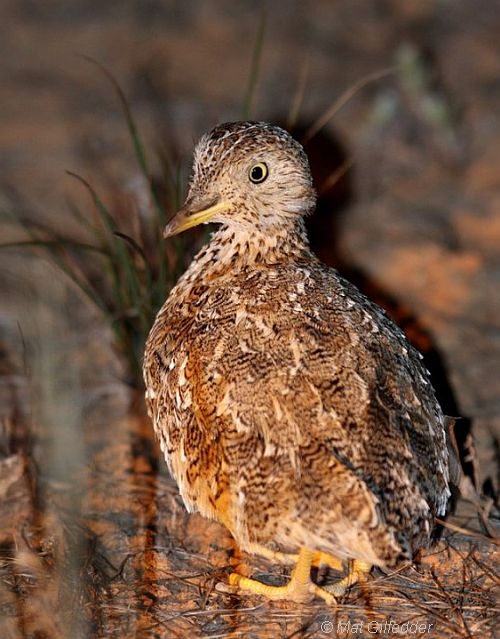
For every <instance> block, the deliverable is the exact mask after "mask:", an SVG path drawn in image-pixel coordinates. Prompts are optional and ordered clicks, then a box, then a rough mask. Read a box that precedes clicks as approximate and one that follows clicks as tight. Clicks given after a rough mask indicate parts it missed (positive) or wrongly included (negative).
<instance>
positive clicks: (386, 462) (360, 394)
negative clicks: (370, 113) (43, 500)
mask: <svg viewBox="0 0 500 639" xmlns="http://www.w3.org/2000/svg"><path fill="white" fill-rule="evenodd" d="M315 203H316V194H315V189H314V187H313V181H312V176H311V171H310V168H309V164H308V159H307V156H306V154H305V151H304V149H303V148H302V146H301V145H300V144H299V142H297V141H296V140H295V139H294V138H293V137H292V136H291V135H290V134H289V133H288V132H287V131H285V130H284V129H282V128H280V127H278V126H275V125H272V124H269V123H266V122H247V121H243V122H229V123H225V124H220V125H218V126H216V127H215V128H213V129H212V130H211V131H210V132H208V133H206V134H205V135H203V136H202V137H201V139H200V141H199V142H198V144H197V145H196V147H195V151H194V158H193V166H192V173H191V177H190V181H189V188H188V194H187V198H186V200H185V203H184V205H183V207H182V208H181V209H180V210H179V211H178V212H177V213H176V214H175V215H174V216H173V218H172V219H171V220H170V222H169V223H168V224H167V226H166V228H165V230H164V236H165V237H166V238H169V237H172V236H174V235H177V234H179V233H181V232H183V231H185V230H187V229H190V228H192V227H195V226H198V225H200V224H207V223H211V224H215V225H216V226H215V227H214V228H215V230H214V231H213V232H212V234H211V236H210V239H209V241H208V242H207V244H206V245H205V246H203V247H202V248H201V249H200V250H199V252H198V253H197V255H196V256H195V257H194V258H193V259H192V261H191V263H190V265H189V266H188V268H187V270H186V271H185V272H184V274H183V275H182V276H181V277H180V278H179V280H178V281H177V283H176V284H175V286H174V287H173V288H172V289H171V291H170V293H169V295H168V298H167V299H166V301H165V303H164V305H163V306H162V308H161V309H160V311H159V313H158V315H157V317H156V320H155V322H154V324H153V327H152V329H151V331H150V334H149V337H148V339H147V342H146V347H145V353H144V366H143V370H144V382H145V389H146V390H145V397H146V404H147V409H148V413H149V415H150V417H151V419H152V422H153V425H154V430H155V432H156V435H157V437H158V439H159V443H160V446H161V449H162V451H163V453H164V456H165V459H166V462H167V465H168V468H169V470H170V473H171V474H172V476H173V478H174V479H175V481H176V482H177V485H178V488H179V492H180V495H181V496H182V499H183V501H184V504H185V506H186V508H187V510H188V511H189V512H199V513H200V514H201V515H203V516H205V517H207V518H211V519H214V520H217V521H219V522H221V523H222V524H224V525H225V526H226V527H227V528H228V529H229V531H230V533H231V534H232V536H233V537H234V539H235V540H236V543H237V544H238V545H239V547H240V548H241V549H242V550H243V551H245V552H247V553H249V554H250V555H260V556H263V557H267V558H269V559H270V560H273V561H276V562H279V563H285V564H292V565H294V568H293V570H292V572H291V576H290V579H289V581H288V582H287V583H286V584H285V585H282V586H271V585H268V584H265V583H263V582H261V581H259V580H257V579H252V578H249V577H247V576H244V575H241V574H238V573H237V572H233V573H232V574H231V575H229V584H228V585H227V587H228V588H229V589H233V590H234V591H237V592H240V593H245V592H246V593H253V594H257V595H262V596H265V597H267V598H268V599H275V600H279V599H283V600H290V601H295V602H303V601H310V600H311V599H312V598H314V597H315V596H318V597H321V598H322V599H323V600H324V601H325V602H327V603H328V604H332V605H333V604H335V603H336V602H337V600H338V598H339V597H341V596H343V595H344V594H345V593H346V591H347V590H348V588H349V587H350V586H351V585H353V584H354V583H356V582H362V581H364V580H365V579H366V578H367V575H368V573H369V572H370V571H371V569H372V567H373V566H377V567H380V568H381V569H382V570H389V569H392V568H394V567H396V566H399V565H401V564H403V563H404V562H411V561H412V557H413V556H414V554H415V553H416V552H417V551H418V550H419V549H420V548H421V547H425V546H427V545H428V544H429V543H430V539H431V533H432V530H433V527H434V524H435V519H436V518H437V517H441V516H444V515H445V513H446V511H447V504H448V502H449V498H450V485H451V481H450V466H451V461H450V454H451V453H450V450H449V446H448V444H447V434H446V433H447V424H448V421H449V418H447V417H446V416H445V415H444V414H443V412H442V410H441V408H440V405H439V403H438V401H437V399H436V394H435V391H434V390H433V387H432V384H431V380H430V375H429V373H428V371H427V370H426V369H425V367H424V365H423V363H422V356H421V354H420V353H419V352H418V351H417V350H416V349H415V348H414V347H413V346H412V345H411V344H410V343H409V342H408V341H407V339H406V337H405V335H404V334H403V332H402V331H401V330H400V328H399V327H398V326H396V325H395V324H394V323H393V322H392V321H391V320H390V319H389V317H388V316H387V315H386V314H385V312H384V311H383V310H382V309H381V308H380V307H378V306H377V305H376V304H374V303H372V302H371V301H370V300H369V299H367V298H366V297H365V296H364V295H363V294H362V293H361V292H360V291H359V290H358V289H357V288H355V286H354V285H352V284H351V283H349V282H348V281H347V280H345V279H344V278H342V277H341V275H340V274H339V273H338V272H337V271H336V270H334V269H333V268H331V267H327V266H326V265H324V264H323V263H322V262H320V261H319V259H318V258H317V257H316V256H315V255H314V253H313V252H312V250H311V249H310V246H309V243H308V239H307V234H306V228H305V218H306V216H307V215H309V214H311V212H312V211H313V210H314V207H315ZM319 565H326V566H328V567H330V568H333V569H335V570H342V568H343V567H345V566H346V565H347V566H348V573H347V575H346V576H345V577H343V578H340V579H338V580H337V581H336V582H335V583H333V584H330V585H324V586H320V585H318V584H317V583H315V582H314V581H313V580H312V576H311V571H312V567H314V566H319Z"/></svg>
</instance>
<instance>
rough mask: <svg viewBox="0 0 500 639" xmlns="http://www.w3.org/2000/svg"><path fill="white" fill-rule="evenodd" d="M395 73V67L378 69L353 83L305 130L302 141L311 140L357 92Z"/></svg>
mask: <svg viewBox="0 0 500 639" xmlns="http://www.w3.org/2000/svg"><path fill="white" fill-rule="evenodd" d="M396 71H397V67H388V68H386V69H380V70H379V71H375V72H374V73H370V74H369V75H367V76H365V77H364V78H361V79H360V80H358V81H357V82H355V83H354V84H353V85H352V87H349V88H348V89H347V90H346V91H344V93H342V95H341V96H340V98H339V99H338V100H336V101H335V102H334V103H333V104H332V106H331V107H329V108H328V109H327V110H326V111H325V112H324V113H323V115H321V116H320V117H319V118H317V120H316V121H315V122H313V124H311V126H310V127H309V128H308V129H307V131H306V133H305V135H304V138H303V141H304V143H307V142H309V140H311V138H313V137H314V136H315V135H316V134H317V133H319V131H321V129H322V128H323V127H324V126H326V125H327V124H328V122H330V120H331V119H332V118H333V117H334V116H335V115H336V114H337V113H338V112H339V111H340V109H341V108H342V107H343V106H344V105H345V104H347V102H349V100H351V98H353V97H354V96H355V95H356V93H358V91H360V90H361V89H363V88H364V87H365V86H367V85H368V84H371V83H372V82H376V81H377V80H380V79H381V78H385V77H387V76H389V75H393V74H394V73H395V72H396Z"/></svg>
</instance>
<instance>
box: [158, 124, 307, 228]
mask: <svg viewBox="0 0 500 639" xmlns="http://www.w3.org/2000/svg"><path fill="white" fill-rule="evenodd" d="M315 201H316V196H315V192H314V189H313V186H312V177H311V171H310V169H309V162H308V160H307V156H306V154H305V153H304V150H303V148H302V146H301V145H300V144H299V143H298V142H297V141H296V140H294V139H293V138H292V136H291V135H290V134H289V133H287V132H286V131H284V130H283V129H281V128H279V127H277V126H272V125H271V124H267V123H266V122H230V123H227V124H221V125H219V126H217V127H215V128H214V129H213V130H212V131H210V133H207V134H206V135H204V136H203V137H202V138H201V140H200V141H199V143H198V145H197V146H196V149H195V152H194V161H193V170H192V175H191V179H190V183H189V191H188V196H187V198H186V201H185V203H184V206H183V207H182V209H181V210H180V211H179V212H178V213H177V214H176V215H175V216H174V217H173V218H172V220H171V221H170V222H169V223H168V224H167V226H166V228H165V232H164V235H165V237H170V236H172V235H177V234H178V233H181V232H182V231H185V230H186V229H189V228H192V227H194V226H198V225H199V224H206V223H208V222H216V223H219V224H223V225H226V226H227V227H234V228H235V229H238V228H244V229H245V230H246V231H247V232H249V231H251V230H252V229H253V230H259V231H260V232H263V233H266V232H271V231H272V229H273V227H274V228H276V227H283V226H285V225H290V223H292V224H293V223H294V221H296V220H297V218H300V217H302V216H304V215H306V214H307V213H309V212H310V211H311V210H312V209H313V208H314V205H315Z"/></svg>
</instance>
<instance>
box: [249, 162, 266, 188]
mask: <svg viewBox="0 0 500 639" xmlns="http://www.w3.org/2000/svg"><path fill="white" fill-rule="evenodd" d="M268 175H269V169H268V168H267V164H264V162H257V164H254V165H252V166H251V167H250V171H249V172H248V177H249V179H250V182H253V183H254V184H260V183H261V182H264V180H265V179H266V178H267V176H268Z"/></svg>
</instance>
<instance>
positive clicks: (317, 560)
mask: <svg viewBox="0 0 500 639" xmlns="http://www.w3.org/2000/svg"><path fill="white" fill-rule="evenodd" d="M247 550H248V552H250V553H253V554H255V555H260V556H261V557H265V558H266V559H270V560H271V561H275V562H277V563H279V564H296V563H297V562H298V560H299V555H298V554H295V553H288V552H279V551H277V550H271V549H270V548H266V547H265V546H260V545H259V544H252V545H251V546H250V547H249V548H248V549H247ZM311 565H312V566H314V567H315V568H319V567H320V566H328V567H329V568H333V570H342V568H343V565H342V560H341V559H337V557H335V556H334V555H329V554H328V553H326V552H315V553H313V559H312V563H311Z"/></svg>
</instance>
